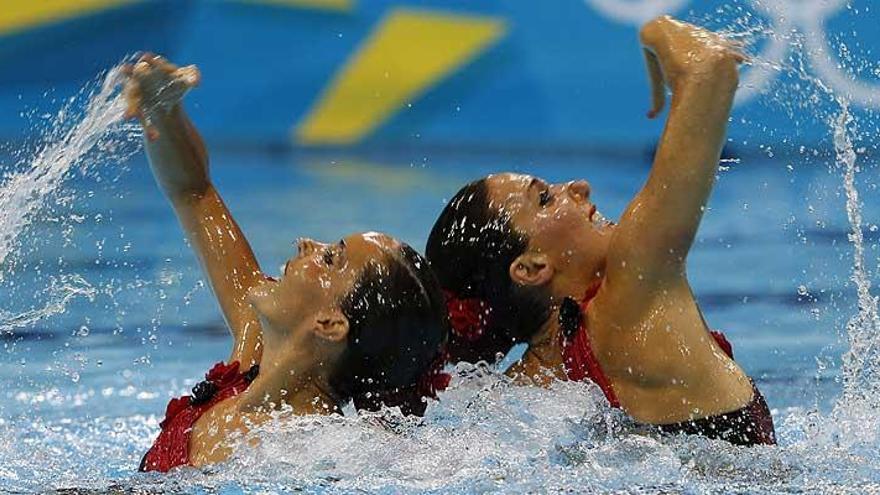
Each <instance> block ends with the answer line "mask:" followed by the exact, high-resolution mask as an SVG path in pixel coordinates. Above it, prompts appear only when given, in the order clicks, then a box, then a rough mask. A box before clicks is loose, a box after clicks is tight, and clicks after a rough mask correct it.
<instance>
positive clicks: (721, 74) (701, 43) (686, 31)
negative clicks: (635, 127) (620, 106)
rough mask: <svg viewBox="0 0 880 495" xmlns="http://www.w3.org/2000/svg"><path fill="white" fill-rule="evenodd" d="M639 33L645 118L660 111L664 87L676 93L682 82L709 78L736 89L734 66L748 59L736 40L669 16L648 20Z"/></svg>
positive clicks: (735, 69)
mask: <svg viewBox="0 0 880 495" xmlns="http://www.w3.org/2000/svg"><path fill="white" fill-rule="evenodd" d="M639 36H640V38H641V42H642V46H643V52H644V55H645V61H646V63H647V68H648V76H649V77H650V80H651V99H652V103H651V109H650V110H649V111H648V118H651V119H653V118H654V117H656V116H657V115H659V114H660V112H661V111H662V110H663V107H664V105H665V104H666V87H667V86H668V87H669V88H670V89H671V90H672V91H673V92H675V91H676V90H677V88H678V87H679V86H680V85H681V84H682V83H684V82H687V81H698V80H706V79H712V80H713V82H722V83H732V84H727V86H728V87H729V89H730V90H731V91H735V90H736V85H737V82H738V80H739V79H738V77H739V75H738V72H737V66H738V65H739V64H741V63H743V62H745V61H746V60H747V58H746V56H745V55H743V53H742V52H741V48H742V47H741V46H739V45H738V44H737V43H735V42H733V41H730V40H728V39H726V38H725V37H723V36H722V35H720V34H717V33H713V32H711V31H708V30H706V29H703V28H700V27H697V26H694V25H693V24H688V23H686V22H682V21H678V20H675V19H673V18H672V17H670V16H661V17H658V18H656V19H654V20H652V21H649V22H648V23H646V24H645V25H644V26H643V27H642V30H641V32H640V33H639Z"/></svg>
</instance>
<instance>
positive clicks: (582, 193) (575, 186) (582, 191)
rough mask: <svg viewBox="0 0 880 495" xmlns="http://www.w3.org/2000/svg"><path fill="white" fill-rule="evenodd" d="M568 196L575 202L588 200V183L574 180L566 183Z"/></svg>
mask: <svg viewBox="0 0 880 495" xmlns="http://www.w3.org/2000/svg"><path fill="white" fill-rule="evenodd" d="M568 194H569V195H571V197H572V198H574V199H575V200H577V201H587V200H588V199H590V183H589V182H587V181H585V180H575V181H571V182H569V183H568Z"/></svg>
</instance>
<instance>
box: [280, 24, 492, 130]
mask: <svg viewBox="0 0 880 495" xmlns="http://www.w3.org/2000/svg"><path fill="white" fill-rule="evenodd" d="M505 29H506V27H505V24H504V22H503V21H501V20H498V19H494V18H488V17H476V16H468V15H456V14H446V13H438V12H432V11H422V10H409V9H399V10H395V11H394V12H392V13H391V14H389V15H388V16H386V17H385V19H384V20H383V21H382V23H381V24H380V25H379V26H378V27H377V28H376V29H375V30H374V31H373V33H372V34H371V36H370V37H369V38H368V39H367V40H366V41H364V42H363V43H362V44H361V46H360V48H359V49H358V50H357V52H355V53H354V54H353V55H352V56H351V57H350V58H349V60H348V61H347V62H346V64H345V66H344V67H343V68H342V69H341V70H340V71H339V73H338V74H337V75H336V77H335V78H334V80H333V82H332V83H331V84H330V85H329V86H328V87H327V88H326V89H325V90H324V93H323V94H322V95H321V97H320V98H319V99H318V100H317V103H316V104H315V105H314V107H313V108H312V109H311V111H310V112H309V113H308V114H306V116H305V117H304V118H303V120H302V121H301V122H300V124H299V126H298V127H297V128H296V129H295V130H294V138H295V140H296V141H297V142H298V143H300V144H307V145H322V144H323V145H330V144H336V145H342V144H353V143H356V142H358V141H359V140H361V139H362V138H363V137H364V136H366V135H367V134H369V133H370V132H372V131H373V130H374V129H376V127H378V126H379V125H380V124H382V123H383V122H385V121H386V120H387V119H388V118H389V117H391V116H392V115H393V114H394V113H395V112H397V111H398V110H399V109H400V108H401V107H403V106H404V104H405V103H407V102H408V101H412V100H414V99H415V98H417V97H418V96H420V95H421V94H422V93H423V92H425V91H427V89H428V88H429V87H430V86H431V85H433V84H435V83H437V82H438V81H440V80H441V79H442V78H444V77H446V76H448V75H450V74H451V73H452V72H453V71H455V70H456V69H458V68H460V67H462V66H464V65H465V64H467V63H468V62H469V61H471V60H472V59H473V58H474V57H476V56H477V55H478V54H479V53H480V52H482V51H483V50H485V49H486V48H487V47H488V46H489V45H490V44H492V43H493V42H495V41H497V40H498V39H499V38H500V37H501V36H502V35H503V34H504V32H505Z"/></svg>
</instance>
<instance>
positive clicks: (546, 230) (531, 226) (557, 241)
mask: <svg viewBox="0 0 880 495" xmlns="http://www.w3.org/2000/svg"><path fill="white" fill-rule="evenodd" d="M486 183H487V186H488V191H489V199H490V202H491V205H490V207H492V208H496V209H498V210H501V211H504V212H506V213H508V214H509V215H510V221H511V224H512V226H513V227H514V228H515V229H516V230H517V231H519V232H522V233H523V234H525V235H527V236H528V238H529V245H528V247H527V248H526V249H527V252H528V253H532V254H536V255H539V257H536V259H538V260H539V261H540V263H546V264H547V265H548V268H549V272H548V273H549V274H550V275H549V276H550V277H551V280H550V286H551V290H552V292H554V293H555V294H556V295H575V293H574V292H576V291H577V290H579V288H580V287H581V286H583V285H584V284H588V283H589V281H590V279H591V278H592V276H595V275H601V273H602V272H603V271H604V267H605V257H606V254H607V251H608V245H609V241H610V240H611V235H612V233H613V232H614V224H613V223H611V222H609V221H607V220H605V218H604V217H603V216H602V215H601V214H600V213H599V212H598V211H597V209H596V205H594V204H593V202H592V201H591V200H590V185H589V184H588V183H587V182H586V181H583V180H581V181H572V182H565V183H559V184H548V183H547V182H545V181H544V180H542V179H539V178H537V177H533V176H531V175H521V174H498V175H492V176H489V177H488V178H487V179H486ZM540 263H539V264H540ZM514 268H515V267H512V270H514ZM539 268H540V266H539ZM511 273H512V275H511V276H515V275H514V274H513V271H512V272H511Z"/></svg>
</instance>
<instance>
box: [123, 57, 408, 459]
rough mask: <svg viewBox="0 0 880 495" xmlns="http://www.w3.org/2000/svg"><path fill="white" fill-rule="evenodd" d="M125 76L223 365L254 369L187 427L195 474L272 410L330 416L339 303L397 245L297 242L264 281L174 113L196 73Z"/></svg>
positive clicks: (354, 238)
mask: <svg viewBox="0 0 880 495" xmlns="http://www.w3.org/2000/svg"><path fill="white" fill-rule="evenodd" d="M125 71H126V72H127V73H128V75H129V79H128V82H127V84H126V88H125V91H126V96H127V99H128V103H129V107H128V111H127V115H128V116H129V117H136V118H138V119H139V120H140V122H141V123H142V125H143V127H144V130H145V137H146V138H147V139H146V151H147V155H148V157H149V162H150V167H151V169H152V171H153V174H154V176H155V178H156V181H157V183H158V184H159V186H160V188H161V189H162V191H163V192H164V193H165V195H166V196H167V197H168V199H169V201H170V202H171V205H172V206H173V208H174V211H175V213H176V215H177V218H178V220H179V221H180V223H181V226H182V227H183V230H184V232H185V233H186V235H187V238H188V240H189V241H190V244H191V245H192V247H193V250H194V251H195V253H196V255H197V256H198V258H199V262H200V264H201V266H202V269H203V271H204V273H205V275H206V277H207V279H208V282H209V283H210V286H211V288H212V290H213V292H214V295H215V297H216V298H217V302H218V303H219V305H220V308H221V310H222V312H223V316H224V319H225V320H226V323H227V326H228V327H229V330H230V333H231V334H232V337H233V341H234V342H233V347H232V353H231V355H230V357H229V361H239V362H240V363H241V368H242V369H244V370H246V369H248V368H250V367H251V366H252V365H255V364H259V365H260V373H259V375H258V376H257V378H256V379H255V380H254V381H253V383H252V384H251V385H250V387H249V388H248V389H247V390H246V391H244V392H242V393H241V394H240V395H238V396H236V397H233V398H230V399H227V400H225V401H222V402H220V403H218V404H216V405H215V406H214V407H212V408H211V409H210V410H209V411H208V412H207V413H206V414H204V415H203V416H202V417H201V418H200V419H199V420H198V421H197V422H196V424H195V425H194V427H193V434H192V437H191V440H190V460H191V462H192V464H194V465H196V466H201V465H204V464H208V463H212V462H218V461H222V460H224V459H226V458H227V457H228V456H229V454H230V453H231V447H230V446H229V445H228V444H227V442H226V440H227V438H228V437H229V435H230V434H232V433H235V432H245V431H247V429H248V426H247V425H248V424H254V423H259V422H261V421H265V420H266V419H268V418H269V417H270V414H271V413H272V411H274V410H277V409H278V408H280V407H282V406H288V407H289V411H290V412H292V413H294V414H306V413H319V414H320V413H329V412H332V411H335V410H337V407H338V406H339V404H338V400H337V398H336V397H334V395H333V393H332V391H331V388H330V386H329V385H328V383H329V375H330V373H331V372H332V371H333V370H334V368H335V367H336V364H337V362H338V360H339V358H340V356H341V355H342V354H343V351H344V350H345V348H346V345H347V336H348V331H349V322H348V320H347V318H346V317H345V315H344V314H343V313H342V310H341V308H340V306H339V304H340V301H341V299H342V298H343V296H344V295H345V294H347V293H349V292H350V291H351V290H352V288H353V286H354V284H355V283H356V282H357V280H358V276H359V274H360V273H361V272H362V271H363V270H364V268H365V267H367V266H368V265H371V264H373V265H379V266H384V262H385V261H386V260H387V259H388V257H389V256H393V254H392V253H393V252H394V251H396V250H397V249H398V248H399V247H400V244H399V243H398V242H397V241H395V240H394V239H392V238H390V237H388V236H385V235H382V234H377V233H365V234H356V235H351V236H348V237H346V238H344V239H342V240H340V241H339V242H337V243H333V244H321V243H318V242H315V241H312V240H310V239H302V240H300V241H298V242H297V245H298V253H297V255H296V256H294V257H292V258H291V259H290V260H288V262H287V263H286V264H285V268H284V270H283V273H282V275H281V276H280V277H279V278H278V279H273V278H271V277H267V276H266V275H265V274H264V273H263V271H262V270H261V269H260V266H259V264H258V263H257V260H256V257H255V256H254V253H253V251H252V249H251V247H250V244H249V243H248V240H247V238H245V236H244V234H243V232H242V231H241V229H240V228H239V226H238V224H237V223H236V222H235V219H234V218H233V217H232V214H231V213H230V211H229V210H228V208H227V207H226V205H225V204H224V202H223V200H222V198H221V197H220V195H219V193H218V192H217V190H216V189H215V188H214V185H213V184H212V182H211V180H210V177H209V174H208V159H207V151H206V150H205V147H204V144H203V142H202V140H201V137H200V136H199V133H198V131H197V130H196V129H195V127H194V126H193V125H192V123H191V122H190V120H189V118H188V117H187V116H186V113H185V112H184V110H183V107H182V106H181V103H180V102H181V99H182V98H183V96H184V95H185V94H186V92H187V91H188V90H189V89H191V88H192V87H194V86H195V85H196V84H198V83H199V80H200V75H199V72H198V70H197V69H196V68H195V66H189V67H183V68H178V67H177V66H175V65H173V64H171V63H169V62H168V61H166V60H165V59H163V58H161V57H157V56H154V55H152V54H146V55H144V56H142V57H141V58H140V60H139V61H138V62H137V63H136V64H134V65H131V66H128V67H126V68H125Z"/></svg>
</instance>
